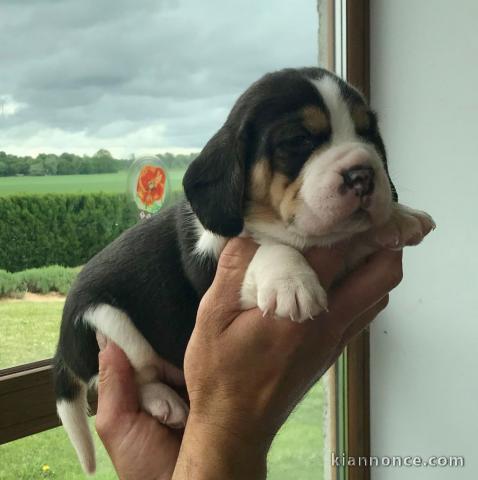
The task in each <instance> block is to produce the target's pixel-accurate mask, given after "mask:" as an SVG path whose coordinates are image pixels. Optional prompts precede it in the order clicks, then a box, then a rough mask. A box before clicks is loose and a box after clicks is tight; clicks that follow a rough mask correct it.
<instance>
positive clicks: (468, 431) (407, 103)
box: [371, 0, 478, 480]
mask: <svg viewBox="0 0 478 480" xmlns="http://www.w3.org/2000/svg"><path fill="white" fill-rule="evenodd" d="M371 16H372V17H371V45H372V48H371V69H372V72H371V89H372V104H373V107H374V108H375V109H376V110H377V111H378V113H379V117H380V119H381V126H382V133H383V135H384V138H385V143H386V145H387V147H388V153H389V162H390V165H391V173H392V178H393V179H394V181H395V184H396V186H397V188H398V192H399V195H400V199H401V201H402V202H403V203H405V204H408V205H410V206H413V207H416V208H421V209H424V210H427V211H428V212H430V213H432V214H433V216H434V218H435V220H436V222H437V225H438V228H437V230H436V231H435V232H433V233H432V234H431V235H430V237H429V238H427V239H426V240H425V242H424V244H423V245H421V246H419V247H418V248H414V249H409V250H407V251H406V252H405V259H404V271H405V277H404V280H403V283H402V285H401V286H400V287H399V288H398V289H397V290H396V291H395V292H394V293H393V296H392V299H391V303H390V307H389V308H388V310H387V311H386V312H385V313H384V314H382V316H381V318H379V319H378V320H376V321H375V322H374V324H373V326H372V335H371V339H372V340H371V342H372V344H371V361H372V370H371V388H372V392H371V411H372V452H373V454H374V455H383V456H390V455H418V456H422V457H424V458H426V457H428V456H431V455H437V456H438V455H463V456H465V462H466V463H465V468H464V469H451V468H431V467H430V468H406V467H403V468H385V467H383V468H379V469H374V470H373V475H372V478H373V479H374V480H377V479H379V480H395V479H400V480H407V479H410V480H412V479H413V480H416V479H420V480H427V479H433V480H440V479H447V480H450V479H453V480H454V479H462V478H463V479H472V478H478V448H477V438H476V436H477V429H478V413H477V406H478V405H477V403H478V402H477V399H478V379H477V371H478V355H477V345H478V315H477V310H478V309H477V306H478V252H477V248H476V247H477V243H478V242H477V237H478V212H477V208H478V28H477V23H478V2H477V1H476V0H461V1H460V2H451V1H449V0H448V1H445V0H420V1H416V0H415V1H414V0H400V1H397V0H371Z"/></svg>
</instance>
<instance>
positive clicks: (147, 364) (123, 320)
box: [83, 304, 159, 380]
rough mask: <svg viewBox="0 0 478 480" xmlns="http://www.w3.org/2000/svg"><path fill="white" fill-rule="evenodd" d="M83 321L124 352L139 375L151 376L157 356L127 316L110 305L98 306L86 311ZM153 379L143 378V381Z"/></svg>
mask: <svg viewBox="0 0 478 480" xmlns="http://www.w3.org/2000/svg"><path fill="white" fill-rule="evenodd" d="M83 320H84V321H85V322H86V323H88V324H89V325H90V326H92V327H93V328H94V329H95V330H97V331H99V332H101V333H102V334H103V335H105V336H106V337H108V338H110V339H111V340H113V342H115V343H116V344H117V345H118V346H119V347H120V348H121V349H122V350H123V351H124V353H125V354H126V356H127V357H128V359H129V361H130V362H131V365H132V366H133V368H134V369H135V370H136V371H137V372H138V373H139V374H140V375H146V377H149V376H150V375H152V372H151V370H152V369H151V367H154V366H155V365H157V363H158V361H159V359H158V356H157V354H156V352H155V351H154V350H153V348H152V347H151V345H150V344H149V343H148V342H147V341H146V340H145V339H144V337H143V336H142V335H141V333H140V332H139V330H138V329H137V328H136V327H135V326H134V324H133V322H132V321H131V320H130V319H129V317H128V315H126V314H125V313H124V312H122V311H121V310H118V309H117V308H114V307H112V306H111V305H108V304H100V305H97V306H95V307H92V308H90V309H89V310H87V311H86V312H85V314H84V315H83ZM153 378H154V377H153ZM153 378H145V380H148V379H149V380H152V379H153Z"/></svg>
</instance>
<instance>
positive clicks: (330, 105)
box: [311, 75, 357, 145]
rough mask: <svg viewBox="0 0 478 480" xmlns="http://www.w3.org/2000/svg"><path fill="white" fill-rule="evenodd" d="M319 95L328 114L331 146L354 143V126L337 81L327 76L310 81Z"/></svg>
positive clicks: (355, 137) (355, 139) (355, 138)
mask: <svg viewBox="0 0 478 480" xmlns="http://www.w3.org/2000/svg"><path fill="white" fill-rule="evenodd" d="M311 82H312V83H313V84H314V85H315V87H316V88H317V90H318V91H319V93H320V95H321V96H322V98H323V100H324V103H325V106H326V107H327V109H328V110H329V112H330V123H331V127H332V139H331V144H332V145H340V144H343V143H348V142H356V141H357V135H356V133H355V124H354V122H353V120H352V117H351V115H350V111H349V108H348V106H347V104H346V103H345V102H344V99H343V98H342V95H341V93H340V87H339V85H338V83H337V81H336V80H335V79H334V78H333V77H332V76H329V75H326V76H324V77H322V78H320V79H319V80H311Z"/></svg>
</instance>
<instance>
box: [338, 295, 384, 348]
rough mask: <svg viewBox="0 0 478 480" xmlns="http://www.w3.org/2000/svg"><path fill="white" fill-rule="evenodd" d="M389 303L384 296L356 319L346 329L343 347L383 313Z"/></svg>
mask: <svg viewBox="0 0 478 480" xmlns="http://www.w3.org/2000/svg"><path fill="white" fill-rule="evenodd" d="M388 301H389V296H388V295H385V297H383V298H382V299H381V300H379V302H378V303H376V304H375V305H373V306H372V307H370V308H369V309H368V310H366V311H365V312H364V313H362V315H360V316H359V317H358V318H356V319H355V320H354V321H353V323H352V324H351V325H350V326H349V327H348V328H347V330H346V331H345V333H344V335H343V346H344V347H345V345H347V344H348V343H350V341H352V340H353V339H354V338H355V337H356V336H357V335H358V334H359V333H361V332H362V331H363V329H364V328H366V327H367V326H368V325H369V324H370V323H371V322H372V321H373V320H375V318H376V317H377V315H378V314H379V313H380V312H381V311H383V310H384V309H385V308H386V307H387V305H388Z"/></svg>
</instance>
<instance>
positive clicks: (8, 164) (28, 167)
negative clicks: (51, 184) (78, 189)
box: [0, 149, 131, 177]
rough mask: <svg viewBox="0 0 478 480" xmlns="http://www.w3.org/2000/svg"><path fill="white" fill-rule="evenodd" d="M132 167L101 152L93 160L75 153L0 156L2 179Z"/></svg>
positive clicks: (88, 172)
mask: <svg viewBox="0 0 478 480" xmlns="http://www.w3.org/2000/svg"><path fill="white" fill-rule="evenodd" d="M130 164H131V161H130V160H118V159H115V158H113V157H112V155H111V153H110V152H108V150H104V149H102V150H98V151H97V152H96V153H95V154H94V155H93V156H91V157H89V156H88V155H82V156H80V155H76V154H74V153H62V154H61V155H55V154H54V153H50V154H46V153H40V154H39V155H37V156H36V157H35V158H33V157H29V156H27V157H18V156H16V155H11V154H7V153H5V152H0V177H10V176H15V175H30V176H44V175H78V174H85V175H86V174H90V173H116V172H119V171H120V170H125V169H127V168H128V167H129V165H130Z"/></svg>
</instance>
